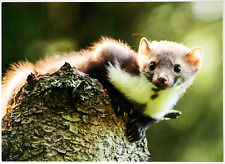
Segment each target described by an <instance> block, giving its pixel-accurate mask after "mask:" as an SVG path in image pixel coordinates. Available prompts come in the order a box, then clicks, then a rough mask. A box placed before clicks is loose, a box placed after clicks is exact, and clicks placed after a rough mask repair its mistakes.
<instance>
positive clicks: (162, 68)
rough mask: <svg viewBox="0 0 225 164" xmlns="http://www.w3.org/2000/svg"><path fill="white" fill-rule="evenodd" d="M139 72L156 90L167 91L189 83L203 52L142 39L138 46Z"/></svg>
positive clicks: (197, 49) (164, 42)
mask: <svg viewBox="0 0 225 164" xmlns="http://www.w3.org/2000/svg"><path fill="white" fill-rule="evenodd" d="M138 53H139V55H138V63H139V66H140V72H142V73H143V74H144V75H145V76H146V77H147V79H148V80H149V81H150V82H151V83H153V84H154V85H155V86H156V87H157V88H158V89H162V90H164V89H169V88H172V87H173V86H175V85H180V84H182V83H184V82H191V81H192V80H193V79H194V76H195V74H196V72H197V71H198V69H199V67H200V64H201V61H202V58H203V50H202V49H201V48H199V47H196V48H192V49H189V48H188V47H186V46H184V45H181V44H178V43H175V42H169V41H160V42H157V41H152V42H149V41H148V40H147V39H146V38H142V39H141V41H140V46H139V52H138Z"/></svg>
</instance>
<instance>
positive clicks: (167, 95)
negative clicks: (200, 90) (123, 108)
mask: <svg viewBox="0 0 225 164" xmlns="http://www.w3.org/2000/svg"><path fill="white" fill-rule="evenodd" d="M108 77H109V80H110V82H111V83H112V84H113V85H114V86H115V87H116V88H117V89H118V90H119V91H120V92H121V93H122V94H124V95H125V96H126V97H127V99H128V100H133V101H134V102H136V103H139V104H146V108H145V110H144V112H143V114H145V115H148V116H150V117H152V118H154V119H161V118H162V117H163V116H164V115H165V114H167V113H168V112H169V110H171V109H172V108H173V106H174V105H175V104H176V102H177V101H178V99H179V97H180V94H181V92H182V91H183V88H184V85H179V86H175V87H173V88H171V89H168V90H161V91H159V92H157V95H156V92H155V91H154V90H153V89H152V88H155V86H154V85H153V84H152V83H151V82H150V81H149V80H148V79H147V78H146V77H145V76H144V75H143V74H140V76H134V75H131V74H129V73H127V72H126V71H124V70H122V69H121V68H120V66H119V65H118V64H117V65H115V66H113V65H110V66H109V67H108ZM154 96H155V97H154ZM134 110H138V109H134Z"/></svg>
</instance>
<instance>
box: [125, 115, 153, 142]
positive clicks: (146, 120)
mask: <svg viewBox="0 0 225 164" xmlns="http://www.w3.org/2000/svg"><path fill="white" fill-rule="evenodd" d="M136 115H137V116H136V117H134V116H132V117H131V119H130V120H129V121H128V122H127V129H126V136H127V138H128V140H129V141H130V142H135V141H138V140H140V139H141V138H143V137H144V136H145V131H146V130H147V129H148V127H149V126H150V125H151V124H154V123H156V122H157V120H155V119H152V118H150V117H147V116H141V115H139V114H136Z"/></svg>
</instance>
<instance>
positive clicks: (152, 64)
mask: <svg viewBox="0 0 225 164" xmlns="http://www.w3.org/2000/svg"><path fill="white" fill-rule="evenodd" d="M155 68H156V62H151V63H150V66H149V69H150V71H153V70H154V69H155Z"/></svg>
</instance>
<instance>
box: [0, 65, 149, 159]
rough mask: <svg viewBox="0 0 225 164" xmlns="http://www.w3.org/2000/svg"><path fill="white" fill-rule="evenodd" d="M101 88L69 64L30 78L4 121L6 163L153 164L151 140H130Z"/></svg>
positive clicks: (120, 118)
mask: <svg viewBox="0 0 225 164" xmlns="http://www.w3.org/2000/svg"><path fill="white" fill-rule="evenodd" d="M127 120H128V118H127V116H126V117H124V116H118V115H116V114H115V113H114V110H113V109H112V107H111V104H110V99H109V97H108V95H107V94H106V93H105V92H104V90H103V87H102V86H101V84H100V83H99V82H98V81H97V80H95V79H92V78H90V77H88V76H87V75H85V74H83V73H81V72H79V71H77V70H76V68H74V67H71V66H70V65H69V64H68V63H65V64H64V65H63V66H62V67H61V68H60V69H59V70H58V71H56V72H55V73H53V74H46V75H34V74H30V75H29V76H28V78H27V83H26V84H25V85H24V86H23V87H22V88H21V90H20V91H19V92H18V94H17V95H16V96H15V106H14V107H13V108H12V111H11V112H9V110H8V113H7V114H6V115H5V116H4V117H3V119H2V159H3V160H4V161H151V159H150V153H149V151H148V149H147V140H146V139H142V140H140V141H138V142H135V143H130V142H129V141H128V140H127V138H126V137H125V135H124V133H125V125H126V122H127Z"/></svg>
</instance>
